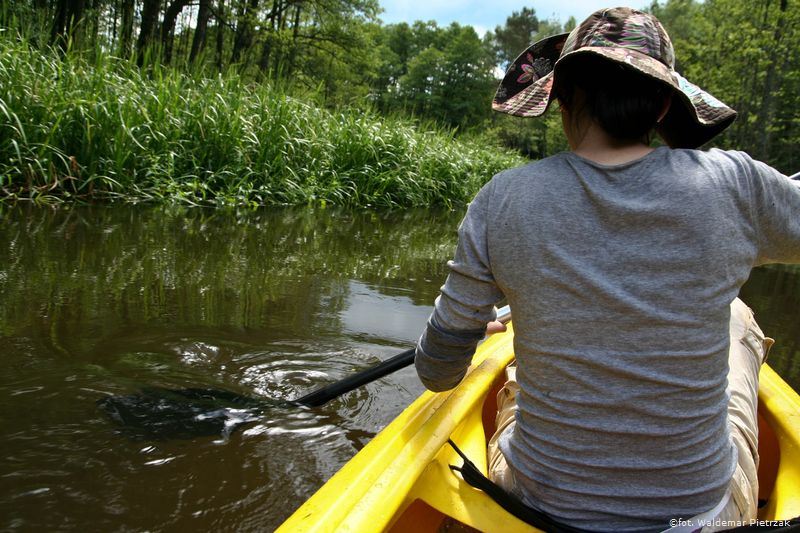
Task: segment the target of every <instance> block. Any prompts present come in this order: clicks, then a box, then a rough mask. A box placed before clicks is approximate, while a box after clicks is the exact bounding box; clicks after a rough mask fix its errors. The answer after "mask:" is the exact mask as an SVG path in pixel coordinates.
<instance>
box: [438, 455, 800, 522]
mask: <svg viewBox="0 0 800 533" xmlns="http://www.w3.org/2000/svg"><path fill="white" fill-rule="evenodd" d="M447 442H448V444H450V446H451V447H452V448H453V450H455V452H456V453H457V454H458V455H460V456H461V459H463V460H464V464H463V465H461V466H460V467H459V466H455V465H449V466H450V470H453V471H455V472H458V473H460V474H461V477H462V478H464V481H466V482H467V483H468V484H469V485H471V486H473V487H475V488H476V489H479V490H482V491H483V492H485V493H486V494H487V495H488V496H489V497H490V498H491V499H492V500H494V501H495V503H497V504H498V505H499V506H500V507H502V508H503V509H505V510H506V511H508V512H509V513H511V514H512V515H514V516H515V517H517V518H519V519H520V520H522V521H523V522H525V523H527V524H530V525H532V526H534V527H537V528H539V529H541V530H542V531H545V532H547V533H591V532H589V531H587V530H585V529H578V528H576V527H572V526H568V525H565V524H562V523H560V522H558V521H556V520H554V519H553V518H552V517H550V516H548V515H547V514H545V513H543V512H541V511H539V510H537V509H533V508H532V507H529V506H527V505H525V504H524V503H523V502H522V500H520V499H519V498H517V497H516V496H514V495H513V494H510V493H508V492H506V490H505V489H503V488H502V487H500V486H499V485H497V484H496V483H494V482H493V481H492V480H490V479H489V478H487V477H486V476H484V475H483V474H482V473H481V471H480V470H478V468H477V467H476V466H475V464H474V463H473V462H472V461H470V460H469V459H468V458H467V456H466V455H464V452H462V451H461V450H460V449H459V448H458V446H456V444H455V443H454V442H453V441H452V440H451V439H448V440H447ZM725 531H726V532H731V533H751V532H753V533H754V532H761V531H770V532H779V533H789V532H791V531H795V532H800V517H797V518H792V519H791V520H773V521H762V522H759V523H756V524H753V525H750V524H748V525H744V526H740V527H736V528H733V529H726V530H725Z"/></svg>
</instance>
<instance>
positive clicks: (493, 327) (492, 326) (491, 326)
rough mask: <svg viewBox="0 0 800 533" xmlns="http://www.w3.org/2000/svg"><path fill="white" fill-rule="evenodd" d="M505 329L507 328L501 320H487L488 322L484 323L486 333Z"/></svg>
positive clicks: (500, 331) (489, 333)
mask: <svg viewBox="0 0 800 533" xmlns="http://www.w3.org/2000/svg"><path fill="white" fill-rule="evenodd" d="M507 329H508V328H507V327H506V325H505V324H503V323H502V322H499V321H497V320H493V321H491V322H489V323H488V324H486V334H487V335H492V334H493V333H503V332H504V331H506V330H507Z"/></svg>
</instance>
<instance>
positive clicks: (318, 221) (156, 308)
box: [0, 206, 800, 531]
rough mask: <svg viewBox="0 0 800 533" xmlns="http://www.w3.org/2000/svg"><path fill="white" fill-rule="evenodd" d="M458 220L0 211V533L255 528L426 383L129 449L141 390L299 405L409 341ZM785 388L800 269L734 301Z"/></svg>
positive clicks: (799, 344)
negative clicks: (759, 332)
mask: <svg viewBox="0 0 800 533" xmlns="http://www.w3.org/2000/svg"><path fill="white" fill-rule="evenodd" d="M460 216H461V213H452V212H430V211H408V212H385V213H372V212H347V211H341V210H330V209H310V208H305V209H273V210H257V211H219V210H201V209H177V208H153V207H131V206H114V207H107V208H75V209H49V208H13V209H12V208H8V207H4V206H0V346H2V363H3V364H2V365H0V395H1V396H0V397H2V398H3V403H2V405H0V420H2V428H3V435H2V440H0V443H1V445H2V449H1V450H0V452H1V453H0V530H10V531H42V530H70V531H83V530H93V531H144V530H148V531H188V530H201V531H207V530H226V531H233V530H237V531H269V530H272V529H274V527H276V526H277V525H278V524H280V523H281V522H282V521H283V520H284V519H285V518H286V517H287V516H288V515H289V514H290V513H291V512H292V511H293V510H294V509H295V508H296V507H297V506H299V505H300V503H302V501H304V500H305V498H307V497H308V496H309V495H310V494H311V493H313V491H314V490H315V489H316V488H317V487H319V485H321V484H322V483H323V482H324V481H325V480H326V479H327V478H328V477H330V476H331V475H332V474H333V473H334V472H335V471H336V470H337V469H338V468H339V467H340V466H341V465H342V464H344V462H345V461H347V460H348V459H349V458H350V457H352V455H353V454H354V453H355V452H356V451H357V450H359V449H360V448H361V447H363V445H364V444H365V443H366V442H367V441H368V440H369V439H370V438H371V437H372V436H373V435H374V434H375V433H376V432H377V431H378V430H380V428H382V427H383V426H384V425H385V424H386V423H387V422H388V421H390V420H391V419H392V418H393V417H394V416H396V415H397V413H399V412H400V410H402V408H403V407H404V406H406V405H407V404H408V403H410V402H411V401H412V400H413V399H414V398H415V397H416V396H417V395H418V394H419V393H420V392H421V390H422V388H421V386H420V385H419V383H418V382H417V380H416V378H415V376H414V374H413V371H412V370H410V369H406V370H404V371H400V372H398V373H396V374H394V375H392V376H390V377H387V378H385V379H383V380H381V381H379V382H377V383H373V384H370V385H368V386H366V387H365V388H363V389H361V390H358V391H355V392H353V393H350V394H348V395H346V396H345V397H343V398H340V399H338V400H335V401H333V402H331V403H330V404H327V405H325V406H323V407H320V408H317V409H302V408H287V407H280V406H275V407H267V408H265V409H263V410H259V411H258V413H257V420H255V421H254V422H251V423H249V424H247V425H245V426H244V427H243V428H240V429H239V430H237V431H233V432H232V433H230V434H228V432H227V431H219V432H218V433H216V434H211V435H206V436H199V437H194V438H188V439H187V438H163V439H153V438H129V436H126V435H123V434H119V432H118V431H119V429H120V428H119V427H118V426H116V425H115V424H114V423H113V422H112V421H111V420H110V419H109V417H108V416H106V414H105V412H104V411H103V410H102V409H100V408H99V407H98V405H97V402H98V400H102V399H103V398H108V397H109V396H113V395H130V394H137V393H138V392H139V391H140V390H141V389H142V388H143V387H153V386H156V387H164V388H181V387H204V388H217V389H225V390H227V391H232V392H235V393H238V394H242V395H245V396H248V397H254V398H265V399H267V398H278V399H280V398H283V399H288V398H295V397H298V396H300V395H302V394H303V393H306V392H308V391H310V390H313V389H315V388H316V387H318V386H320V385H323V384H326V383H330V382H333V381H335V380H337V379H340V378H343V377H345V376H347V375H350V374H351V373H353V372H354V371H357V370H359V369H363V368H366V367H368V366H370V365H373V364H375V363H377V362H379V361H380V360H382V359H386V358H387V357H389V356H391V355H394V354H396V353H398V352H399V351H402V350H405V349H406V348H408V347H409V346H411V344H412V343H413V342H414V341H415V340H416V338H417V336H418V335H419V333H420V329H421V328H422V326H423V324H424V322H425V320H426V318H427V315H428V313H429V310H430V304H431V302H432V301H433V299H434V298H435V296H436V294H437V293H438V288H439V286H440V285H441V282H442V281H443V279H444V275H445V270H444V262H445V261H446V260H447V259H448V258H449V257H450V255H451V253H452V249H453V245H454V243H455V228H456V226H457V223H458V220H459V219H460ZM743 297H744V298H745V300H746V301H747V302H748V303H749V304H750V305H751V306H753V307H754V308H755V309H756V312H757V314H758V318H759V321H760V323H761V325H762V327H763V329H764V330H765V331H766V332H767V333H768V334H769V335H771V336H773V337H776V338H778V340H779V343H778V345H776V347H775V349H774V351H773V353H772V356H771V363H772V365H773V366H774V367H775V368H776V370H778V371H779V373H781V374H782V375H784V376H785V377H786V378H787V379H789V380H790V381H791V382H792V383H793V385H794V386H795V387H796V388H797V387H798V384H800V331H798V330H799V329H800V328H798V323H799V317H800V271H798V270H797V269H795V268H786V267H776V268H769V269H760V270H758V271H756V272H755V273H754V275H753V278H752V279H751V281H750V282H748V285H747V286H746V287H745V289H744V290H743Z"/></svg>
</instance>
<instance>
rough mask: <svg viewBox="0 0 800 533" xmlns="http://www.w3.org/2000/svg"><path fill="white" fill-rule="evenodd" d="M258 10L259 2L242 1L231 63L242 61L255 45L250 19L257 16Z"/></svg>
mask: <svg viewBox="0 0 800 533" xmlns="http://www.w3.org/2000/svg"><path fill="white" fill-rule="evenodd" d="M257 10H258V0H241V9H240V11H239V20H238V23H237V25H236V38H235V39H234V41H233V52H232V53H231V63H238V62H239V61H240V60H241V59H242V54H243V53H244V52H246V51H247V50H248V49H249V48H250V46H251V45H252V44H253V25H252V23H251V20H250V19H251V18H252V17H254V16H255V14H256V12H257Z"/></svg>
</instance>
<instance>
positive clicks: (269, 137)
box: [0, 34, 522, 206]
mask: <svg viewBox="0 0 800 533" xmlns="http://www.w3.org/2000/svg"><path fill="white" fill-rule="evenodd" d="M521 162H522V160H521V159H520V158H519V157H517V156H515V155H511V154H508V153H504V152H502V151H500V150H499V149H496V148H494V147H489V146H480V145H478V144H469V143H466V142H462V141H460V140H459V139H456V138H454V137H453V136H452V134H451V133H449V132H446V131H441V130H438V131H436V130H423V129H421V128H418V127H416V126H415V125H414V124H413V123H411V122H410V121H406V120H402V119H399V118H384V117H379V116H377V115H376V114H374V113H370V112H364V111H362V110H356V109H345V110H337V111H331V110H327V109H324V108H322V107H319V106H317V105H313V104H311V103H308V102H304V101H301V100H299V99H295V98H292V97H289V96H287V95H284V94H282V93H280V92H277V91H275V90H273V89H271V88H269V87H267V86H264V85H248V84H245V83H243V82H242V81H241V80H240V79H239V78H238V77H237V76H235V75H229V76H220V77H217V78H213V79H208V78H193V77H190V76H187V75H185V74H181V73H178V72H176V71H174V70H170V69H160V70H155V71H151V72H149V73H146V74H145V73H143V72H141V71H140V70H139V69H138V68H137V67H135V66H134V65H132V64H130V63H129V62H127V61H119V60H116V59H114V58H111V57H108V56H102V55H101V56H99V58H96V59H94V60H93V61H91V62H87V61H85V60H84V59H83V58H81V57H79V56H77V55H74V54H68V55H67V56H66V57H65V58H63V59H62V58H59V57H58V55H57V54H55V53H49V52H46V53H43V52H41V51H39V50H36V49H32V48H30V47H28V46H27V45H26V44H25V43H23V42H19V41H17V40H15V39H11V38H9V37H8V36H7V35H6V36H3V35H2V34H0V200H2V199H5V201H9V200H21V199H26V200H34V201H39V202H60V201H73V200H76V199H78V200H84V201H97V200H109V199H123V200H128V201H148V200H149V201H153V200H155V201H180V202H186V203H190V204H202V205H230V204H236V205H269V204H303V203H309V202H311V203H319V202H327V203H333V204H341V205H353V206H395V205H397V206H406V205H451V204H458V203H463V202H465V201H467V200H469V198H470V197H471V196H472V195H473V194H474V193H475V191H476V190H477V189H478V188H479V187H480V185H481V184H482V183H483V182H485V181H486V180H487V179H488V178H489V177H490V176H491V175H492V174H493V173H495V172H497V171H498V170H500V169H502V168H506V167H509V166H513V165H516V164H520V163H521Z"/></svg>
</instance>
